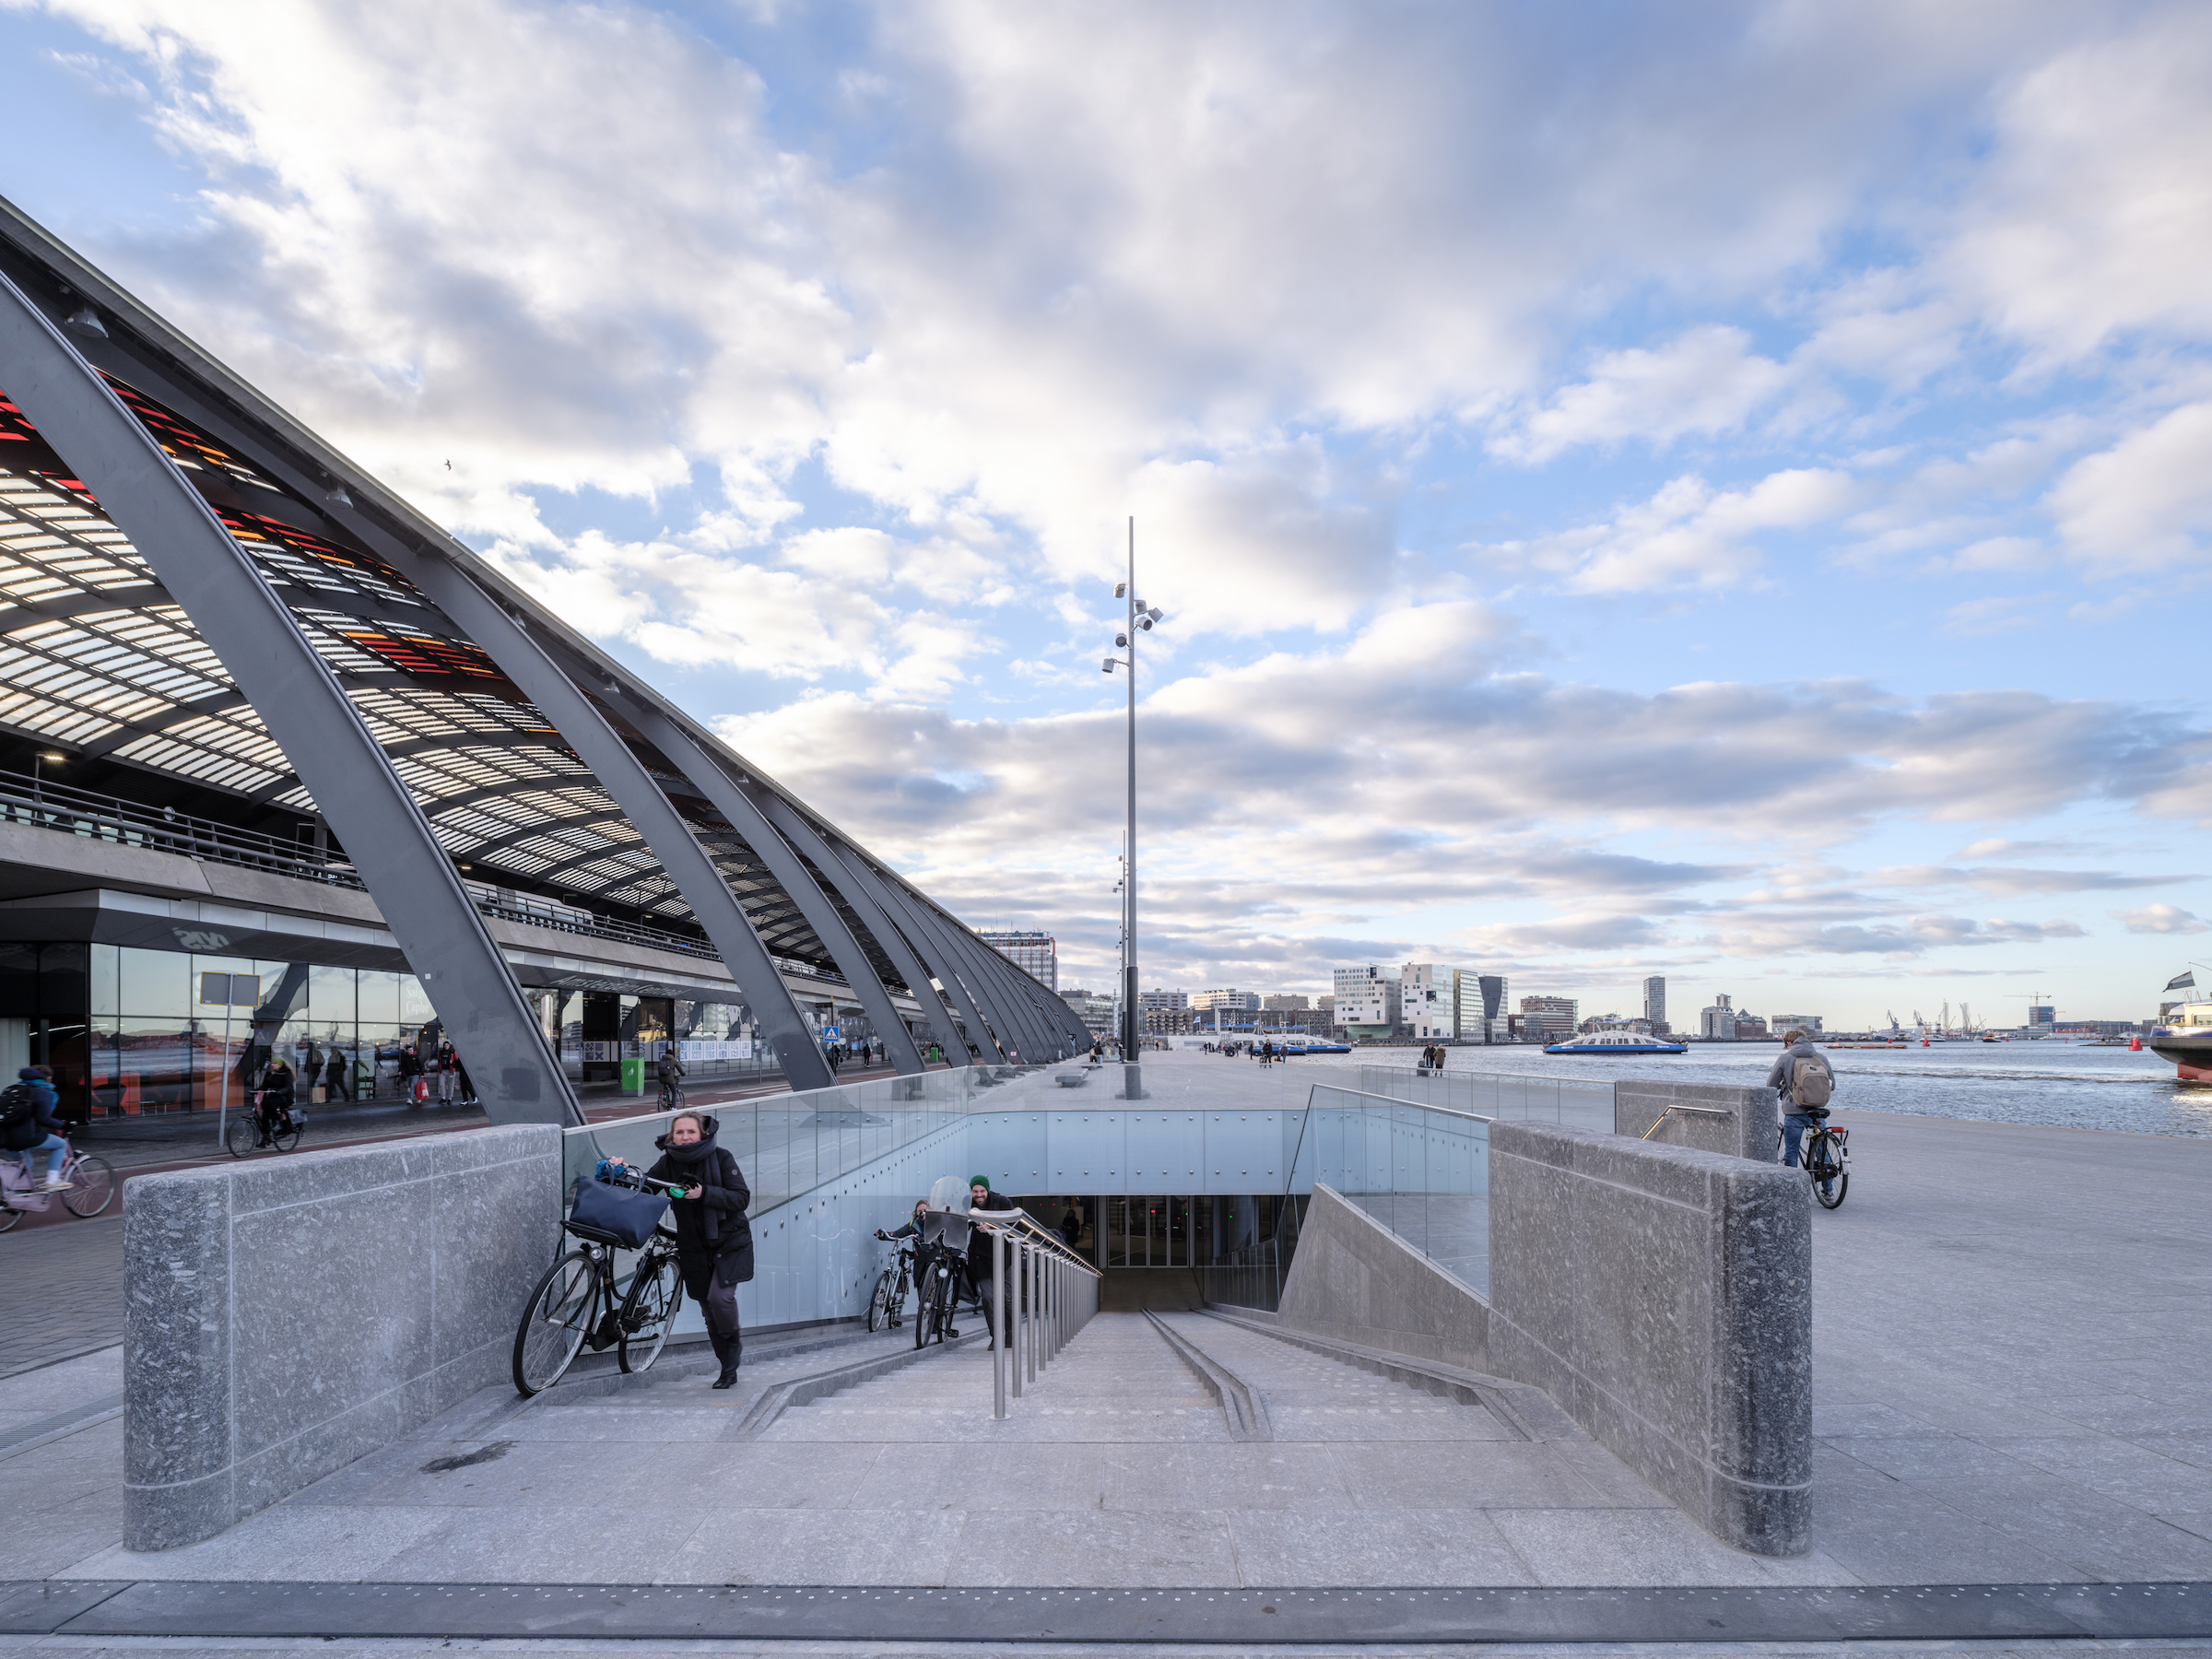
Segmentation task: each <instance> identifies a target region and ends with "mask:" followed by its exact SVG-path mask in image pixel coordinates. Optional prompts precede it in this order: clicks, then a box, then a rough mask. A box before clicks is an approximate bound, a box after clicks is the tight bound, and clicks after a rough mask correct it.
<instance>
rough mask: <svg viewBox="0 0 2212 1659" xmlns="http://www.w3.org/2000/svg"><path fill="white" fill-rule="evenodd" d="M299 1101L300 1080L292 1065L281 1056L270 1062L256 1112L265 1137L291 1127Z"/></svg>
mask: <svg viewBox="0 0 2212 1659" xmlns="http://www.w3.org/2000/svg"><path fill="white" fill-rule="evenodd" d="M298 1099H299V1080H298V1079H297V1078H296V1077H293V1075H292V1068H291V1065H290V1063H289V1062H288V1061H287V1060H286V1059H285V1057H284V1056H283V1055H282V1054H279V1055H277V1057H276V1058H275V1059H274V1060H272V1061H270V1062H269V1069H268V1070H267V1071H265V1072H264V1073H263V1074H262V1077H261V1100H260V1101H259V1103H258V1105H257V1107H256V1110H257V1111H258V1112H259V1113H260V1116H261V1132H262V1134H263V1135H274V1134H276V1133H277V1131H278V1130H279V1129H284V1128H288V1127H289V1126H290V1124H291V1121H292V1106H293V1104H294V1102H295V1101H296V1100H298Z"/></svg>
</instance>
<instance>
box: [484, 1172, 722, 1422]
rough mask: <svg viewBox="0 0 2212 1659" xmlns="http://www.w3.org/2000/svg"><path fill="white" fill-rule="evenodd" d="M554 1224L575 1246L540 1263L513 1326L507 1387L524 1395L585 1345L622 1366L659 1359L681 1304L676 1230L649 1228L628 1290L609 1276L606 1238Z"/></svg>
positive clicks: (638, 1366) (557, 1375) (549, 1381)
mask: <svg viewBox="0 0 2212 1659" xmlns="http://www.w3.org/2000/svg"><path fill="white" fill-rule="evenodd" d="M640 1179H642V1178H640ZM660 1184H662V1183H661V1182H653V1185H656V1186H657V1185H660ZM561 1225H562V1228H563V1229H564V1230H566V1231H567V1232H568V1233H569V1235H570V1236H571V1238H573V1239H575V1240H576V1241H577V1243H576V1248H575V1249H573V1250H571V1251H570V1252H569V1253H568V1254H566V1255H564V1256H562V1257H561V1258H560V1260H559V1261H558V1262H556V1263H554V1264H553V1265H552V1266H550V1267H548V1268H547V1269H546V1277H543V1278H541V1279H539V1280H538V1281H537V1288H536V1289H535V1290H533V1291H532V1292H531V1293H530V1301H529V1304H528V1306H526V1307H525V1308H524V1310H523V1323H522V1324H519V1325H517V1326H516V1327H515V1332H514V1386H515V1388H516V1389H517V1390H518V1391H519V1392H520V1393H522V1394H524V1395H529V1394H542V1393H543V1392H544V1391H545V1390H547V1389H548V1388H550V1387H552V1386H553V1384H554V1383H556V1382H559V1381H560V1380H561V1378H562V1377H563V1376H565V1375H566V1374H567V1373H568V1369H569V1367H570V1366H571V1365H572V1364H574V1363H575V1360H576V1356H577V1355H578V1354H579V1353H581V1352H582V1351H583V1350H584V1349H585V1348H587V1347H588V1348H590V1349H591V1350H592V1352H594V1354H596V1353H601V1352H604V1351H605V1350H606V1349H607V1348H610V1347H611V1348H613V1349H615V1351H616V1359H617V1361H618V1363H619V1364H620V1365H621V1368H622V1369H623V1370H624V1371H643V1370H645V1369H646V1368H647V1367H648V1366H650V1365H652V1363H653V1361H654V1360H655V1359H659V1358H660V1357H661V1349H662V1347H664V1346H665V1344H666V1343H667V1341H668V1331H669V1327H670V1326H672V1325H673V1324H675V1323H676V1311H677V1308H679V1307H681V1306H682V1305H683V1300H684V1281H683V1276H682V1275H681V1274H680V1273H678V1272H677V1265H676V1234H675V1233H674V1232H673V1231H671V1230H669V1229H668V1228H667V1227H666V1226H665V1225H663V1226H660V1227H656V1228H654V1229H653V1236H652V1237H651V1238H650V1239H648V1240H647V1241H646V1244H645V1248H644V1249H643V1250H642V1251H641V1252H640V1253H639V1254H638V1259H637V1263H636V1265H634V1266H633V1267H632V1268H631V1269H630V1274H629V1285H628V1287H627V1288H625V1287H624V1286H623V1285H622V1284H621V1283H620V1281H619V1280H618V1278H617V1277H616V1275H615V1252H616V1248H617V1247H616V1244H615V1242H614V1241H613V1240H611V1239H609V1238H607V1237H606V1236H605V1235H601V1234H595V1233H594V1231H593V1230H591V1229H589V1228H582V1227H579V1226H577V1225H576V1224H575V1223H574V1222H572V1221H571V1222H563V1223H562V1224H561Z"/></svg>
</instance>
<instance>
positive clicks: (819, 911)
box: [623, 700, 926, 1076]
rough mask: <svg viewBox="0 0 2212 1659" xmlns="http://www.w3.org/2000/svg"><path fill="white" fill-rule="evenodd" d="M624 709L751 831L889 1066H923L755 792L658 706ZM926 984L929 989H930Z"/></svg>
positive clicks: (871, 972)
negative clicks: (879, 1040)
mask: <svg viewBox="0 0 2212 1659" xmlns="http://www.w3.org/2000/svg"><path fill="white" fill-rule="evenodd" d="M623 710H624V712H626V713H627V714H629V717H630V719H631V720H633V721H634V722H636V723H637V727H638V730H639V731H640V732H641V733H642V734H643V735H644V737H645V740H646V741H647V742H648V743H650V744H652V745H653V747H655V748H657V749H659V750H660V751H661V753H662V754H664V755H665V756H667V757H668V759H671V760H673V761H675V762H676V764H677V768H678V769H679V770H680V771H682V772H683V774H684V776H685V777H687V778H688V779H689V780H690V781H691V783H692V786H693V787H694V788H696V789H697V790H698V791H699V792H700V794H703V795H705V796H706V797H707V799H708V800H709V801H710V802H712V804H713V806H714V809H715V810H716V811H717V812H720V813H721V814H722V816H723V817H724V818H727V819H729V820H730V826H731V828H733V829H735V830H736V831H737V833H738V834H739V835H742V836H743V837H745V842H746V845H747V846H748V847H750V848H752V850H753V851H754V853H756V854H758V855H759V860H760V862H761V863H762V864H764V865H767V866H768V873H769V874H770V875H771V876H773V877H775V878H776V880H777V882H778V883H779V884H780V885H781V886H782V888H783V890H784V891H785V892H787V893H789V894H790V895H791V898H792V902H793V903H794V904H796V905H797V906H798V907H799V913H800V914H801V915H803V916H805V917H806V924H807V925H808V926H809V927H811V928H813V929H814V931H815V935H816V936H817V937H818V938H819V939H820V940H821V942H822V943H823V945H824V946H825V947H828V949H829V952H830V959H831V960H832V961H834V962H836V964H837V968H838V971H839V972H841V973H842V974H843V975H844V976H845V981H846V982H847V983H848V984H850V985H851V986H852V987H853V994H854V995H855V996H857V997H859V998H860V1004H861V1006H862V1007H864V1008H865V1009H866V1010H867V1012H868V1018H869V1019H870V1020H872V1021H874V1023H875V1026H876V1029H877V1030H878V1031H881V1032H882V1033H883V1042H884V1049H885V1052H886V1053H888V1054H889V1056H890V1060H891V1064H892V1065H894V1066H895V1067H897V1068H898V1070H899V1071H900V1073H902V1074H904V1075H907V1076H912V1075H914V1074H916V1073H918V1072H920V1071H921V1070H922V1069H923V1066H922V1051H921V1050H920V1049H918V1048H916V1047H915V1046H914V1039H913V1035H912V1032H910V1031H908V1030H907V1029H906V1021H905V1020H904V1019H902V1018H900V1014H899V1010H898V1009H897V1008H896V1007H894V1006H892V1005H891V994H890V992H889V991H888V990H887V989H886V988H885V986H884V983H883V981H882V980H880V979H879V978H877V973H876V964H875V963H874V962H872V961H870V960H869V959H868V953H867V952H866V951H865V950H863V949H862V948H861V947H860V941H859V940H858V939H856V938H854V937H853V930H852V929H851V928H849V927H847V926H846V925H845V919H844V917H843V916H842V915H841V914H839V913H838V909H837V905H836V902H835V901H834V900H831V899H830V895H829V894H827V893H825V892H823V891H822V889H821V888H819V887H818V886H817V885H816V883H815V879H814V877H812V876H811V875H809V874H808V873H807V869H806V865H804V864H802V863H800V862H799V855H798V854H797V853H794V851H793V850H792V848H791V845H790V843H789V842H787V841H784V839H783V837H782V835H781V834H779V833H778V832H777V830H776V828H775V826H774V825H772V824H771V823H770V822H769V821H768V819H767V818H764V817H762V816H761V812H760V808H759V806H755V805H754V803H753V799H752V797H751V796H750V795H749V794H747V793H746V792H745V790H743V789H742V788H740V787H739V786H738V784H737V783H736V782H735V780H733V779H732V778H731V777H730V775H729V773H728V771H725V770H724V768H723V767H722V766H721V765H720V764H719V763H717V762H716V760H715V759H714V758H713V757H712V755H710V754H709V753H707V751H706V750H705V749H703V748H701V747H700V746H699V745H698V744H697V743H695V742H693V741H692V739H691V735H690V734H689V733H688V732H687V731H685V730H684V729H683V727H681V726H680V725H678V724H677V723H676V722H675V721H673V720H670V719H669V718H668V717H667V716H666V715H665V714H663V713H662V712H660V711H659V710H657V709H654V708H653V707H651V706H650V705H647V704H644V703H633V702H629V701H627V700H625V702H624V704H623ZM924 989H926V987H924Z"/></svg>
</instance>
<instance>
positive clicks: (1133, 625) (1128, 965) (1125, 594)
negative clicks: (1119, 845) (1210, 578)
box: [1100, 518, 1165, 1100]
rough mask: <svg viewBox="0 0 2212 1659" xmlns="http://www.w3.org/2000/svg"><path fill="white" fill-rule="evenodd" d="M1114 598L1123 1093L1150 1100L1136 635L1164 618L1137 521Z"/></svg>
mask: <svg viewBox="0 0 2212 1659" xmlns="http://www.w3.org/2000/svg"><path fill="white" fill-rule="evenodd" d="M1113 596H1114V597H1115V598H1117V599H1124V598H1125V599H1127V600H1128V601H1129V608H1128V611H1127V613H1126V616H1127V621H1126V623H1125V625H1124V626H1125V631H1124V632H1122V633H1119V634H1116V635H1115V636H1114V641H1113V642H1114V644H1115V645H1117V646H1120V647H1122V648H1124V649H1125V650H1126V651H1127V652H1128V653H1129V654H1128V655H1127V656H1125V657H1112V656H1110V657H1108V658H1107V659H1106V660H1105V661H1104V662H1103V663H1101V664H1100V669H1101V670H1102V671H1103V672H1105V673H1107V674H1112V672H1113V671H1114V670H1115V669H1116V668H1126V669H1128V670H1129V818H1128V824H1127V827H1126V830H1125V831H1124V833H1125V835H1126V837H1127V840H1126V841H1125V842H1124V846H1123V849H1122V1094H1121V1096H1120V1098H1121V1099H1123V1100H1143V1099H1144V1098H1145V1072H1144V1067H1143V1066H1142V1065H1140V1064H1138V1062H1137V1058H1136V1056H1137V1053H1138V1044H1139V1043H1140V1042H1142V1041H1143V1039H1144V1029H1145V1021H1144V1013H1143V1010H1142V1008H1141V1006H1139V1001H1138V997H1137V993H1136V982H1137V967H1136V636H1137V635H1138V634H1140V633H1148V632H1150V631H1151V629H1152V625H1153V624H1154V623H1156V622H1159V621H1162V620H1164V619H1165V618H1163V617H1162V616H1161V615H1160V612H1159V609H1158V608H1157V607H1156V606H1147V605H1146V604H1145V602H1144V601H1143V600H1142V599H1139V598H1138V597H1137V596H1136V520H1135V518H1131V519H1130V521H1129V580H1128V581H1126V582H1121V583H1119V584H1118V585H1117V586H1116V587H1115V589H1114V594H1113Z"/></svg>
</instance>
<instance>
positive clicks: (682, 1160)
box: [653, 1118, 722, 1244]
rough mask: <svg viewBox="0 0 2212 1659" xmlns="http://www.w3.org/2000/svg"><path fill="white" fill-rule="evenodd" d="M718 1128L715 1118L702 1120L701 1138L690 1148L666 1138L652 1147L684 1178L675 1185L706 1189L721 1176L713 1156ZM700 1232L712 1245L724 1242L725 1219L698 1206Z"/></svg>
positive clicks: (662, 1138) (705, 1207)
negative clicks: (709, 1181)
mask: <svg viewBox="0 0 2212 1659" xmlns="http://www.w3.org/2000/svg"><path fill="white" fill-rule="evenodd" d="M718 1126H719V1125H717V1124H716V1123H715V1121H714V1120H713V1119H712V1118H701V1119H700V1120H699V1138H698V1139H697V1140H696V1141H694V1142H692V1143H691V1145H689V1146H688V1147H679V1146H677V1144H676V1143H675V1142H674V1141H671V1140H670V1139H669V1138H668V1137H667V1136H666V1135H662V1136H661V1137H660V1138H659V1139H658V1140H656V1141H654V1142H653V1145H654V1146H655V1147H659V1148H660V1153H661V1159H662V1161H663V1162H665V1163H666V1164H667V1165H668V1166H669V1167H670V1168H672V1169H673V1170H675V1171H676V1172H677V1174H678V1175H679V1176H681V1177H683V1179H682V1180H681V1181H680V1182H676V1183H675V1184H677V1185H683V1186H688V1185H692V1184H694V1183H697V1184H701V1185H703V1184H704V1183H705V1180H706V1178H707V1177H708V1176H710V1175H714V1176H719V1175H720V1174H721V1173H722V1167H721V1165H720V1163H719V1162H717V1161H716V1159H715V1156H714V1155H715V1153H716V1151H717V1150H718V1148H717V1147H715V1144H714V1132H715V1130H716V1128H717V1127H718ZM715 1184H716V1185H718V1186H719V1185H720V1184H722V1183H721V1182H719V1181H717V1182H715ZM699 1230H700V1234H701V1236H702V1237H704V1238H705V1240H706V1241H707V1242H708V1243H709V1244H715V1243H719V1242H720V1241H721V1240H722V1218H721V1217H720V1216H719V1215H717V1214H715V1212H714V1211H712V1210H711V1209H709V1208H708V1207H707V1206H705V1204H703V1203H701V1204H700V1206H699Z"/></svg>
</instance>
